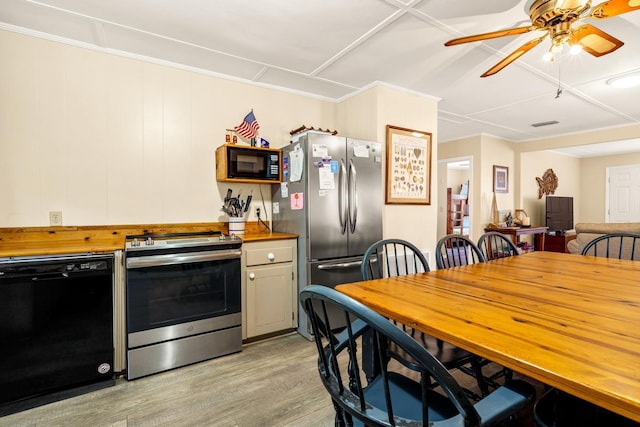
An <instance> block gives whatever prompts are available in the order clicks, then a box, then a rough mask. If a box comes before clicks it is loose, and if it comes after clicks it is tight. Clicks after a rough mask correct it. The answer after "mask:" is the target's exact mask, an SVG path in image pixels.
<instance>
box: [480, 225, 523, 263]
mask: <svg viewBox="0 0 640 427" xmlns="http://www.w3.org/2000/svg"><path fill="white" fill-rule="evenodd" d="M478 249H480V252H482V255H483V256H484V259H485V260H486V261H491V260H492V259H498V258H506V257H510V256H516V255H520V250H519V249H518V247H517V246H516V245H515V244H514V243H513V242H512V241H511V239H509V238H507V237H506V236H505V235H504V234H502V233H500V232H498V231H487V232H486V233H484V234H483V235H482V236H480V238H479V239H478Z"/></svg>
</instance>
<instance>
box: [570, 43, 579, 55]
mask: <svg viewBox="0 0 640 427" xmlns="http://www.w3.org/2000/svg"><path fill="white" fill-rule="evenodd" d="M580 52H582V46H580V45H579V44H577V43H576V44H573V45H571V47H570V48H569V53H571V55H578V54H580Z"/></svg>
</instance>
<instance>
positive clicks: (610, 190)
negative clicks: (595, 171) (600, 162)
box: [605, 165, 640, 222]
mask: <svg viewBox="0 0 640 427" xmlns="http://www.w3.org/2000/svg"><path fill="white" fill-rule="evenodd" d="M606 175H607V183H608V185H607V212H606V215H605V218H606V221H607V222H640V165H632V166H616V167H610V168H607V174H606Z"/></svg>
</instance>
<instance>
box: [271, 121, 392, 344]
mask: <svg viewBox="0 0 640 427" xmlns="http://www.w3.org/2000/svg"><path fill="white" fill-rule="evenodd" d="M382 157H383V153H382V145H381V144H380V143H378V142H372V141H363V140H357V139H352V138H345V137H341V136H335V135H331V134H328V133H324V132H314V131H309V132H306V133H303V134H301V135H300V136H299V137H298V139H297V140H295V141H294V142H292V143H291V144H289V145H288V146H286V147H284V148H283V153H282V160H283V165H282V168H283V171H282V172H283V174H282V176H283V179H282V184H281V185H274V186H273V192H272V203H273V217H272V220H273V230H274V231H280V232H287V233H295V234H298V236H299V238H298V293H299V292H300V290H301V289H302V288H304V287H305V286H307V285H308V284H318V285H324V286H330V287H334V286H335V285H337V284H340V283H349V282H356V281H359V280H360V262H361V259H362V255H363V254H364V252H365V251H366V250H367V248H368V247H369V246H370V245H371V244H372V243H374V242H376V241H378V240H380V239H382V207H383V189H382ZM335 321H339V319H335ZM298 332H299V333H300V334H302V335H303V336H305V337H307V338H309V337H310V328H309V327H308V321H307V316H306V313H305V312H304V310H302V307H299V314H298Z"/></svg>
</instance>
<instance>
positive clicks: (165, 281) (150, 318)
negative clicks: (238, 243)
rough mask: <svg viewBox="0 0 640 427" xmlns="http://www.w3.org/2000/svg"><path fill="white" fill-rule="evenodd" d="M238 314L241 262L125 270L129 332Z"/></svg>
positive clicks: (212, 262)
mask: <svg viewBox="0 0 640 427" xmlns="http://www.w3.org/2000/svg"><path fill="white" fill-rule="evenodd" d="M239 312H240V259H229V260H216V261H206V262H194V263H186V264H174V265H162V266H153V267H145V268H136V269H129V270H127V326H128V331H129V332H130V333H131V332H138V331H144V330H149V329H154V328H161V327H165V326H171V325H176V324H180V323H184V322H191V321H195V320H201V319H206V318H211V317H217V316H223V315H226V314H231V313H239Z"/></svg>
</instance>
